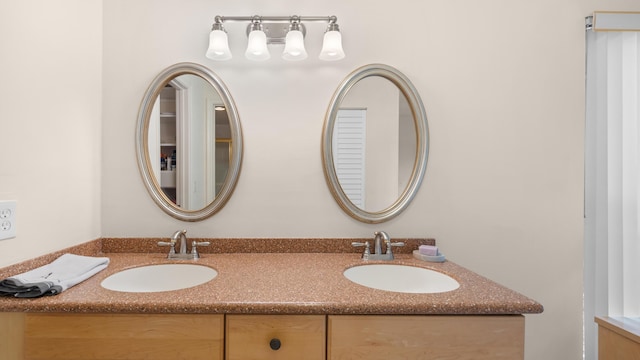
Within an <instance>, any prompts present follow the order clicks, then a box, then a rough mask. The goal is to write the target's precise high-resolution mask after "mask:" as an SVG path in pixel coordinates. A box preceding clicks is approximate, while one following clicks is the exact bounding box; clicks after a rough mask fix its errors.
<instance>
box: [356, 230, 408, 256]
mask: <svg viewBox="0 0 640 360" xmlns="http://www.w3.org/2000/svg"><path fill="white" fill-rule="evenodd" d="M373 236H374V238H373V254H372V253H371V251H370V249H369V242H368V241H365V242H363V243H362V242H352V243H351V245H352V246H364V247H365V249H364V252H363V253H362V259H363V260H393V251H392V250H391V248H392V247H394V246H404V243H403V242H400V241H398V242H391V237H389V234H387V233H386V232H385V231H376V232H374V233H373ZM383 241H384V244H385V246H386V248H387V251H386V253H384V254H383V253H382V242H383Z"/></svg>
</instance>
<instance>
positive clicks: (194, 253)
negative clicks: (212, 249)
mask: <svg viewBox="0 0 640 360" xmlns="http://www.w3.org/2000/svg"><path fill="white" fill-rule="evenodd" d="M209 245H211V243H210V242H209V241H200V242H198V241H195V240H193V241H192V242H191V255H192V256H193V258H194V259H198V258H200V254H199V253H198V248H197V247H198V246H209Z"/></svg>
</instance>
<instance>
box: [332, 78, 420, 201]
mask: <svg viewBox="0 0 640 360" xmlns="http://www.w3.org/2000/svg"><path fill="white" fill-rule="evenodd" d="M332 141H333V143H332V148H333V162H334V164H333V165H334V167H335V171H336V174H337V177H338V181H339V183H340V186H341V187H342V189H343V191H344V192H345V195H347V197H348V198H349V200H350V201H351V202H352V203H353V204H354V205H355V206H357V207H359V208H361V209H363V210H366V211H368V212H377V211H381V210H384V209H386V208H388V207H389V206H391V205H392V204H393V203H394V202H395V201H396V200H397V199H398V197H399V196H400V195H401V194H402V191H403V190H404V189H405V187H406V186H407V183H408V181H409V179H410V176H411V172H412V170H413V164H414V163H415V156H416V132H415V126H414V125H413V117H412V115H411V110H410V108H409V104H408V102H407V99H406V98H405V96H404V94H403V93H402V92H400V90H399V89H398V87H396V86H395V85H394V84H393V83H392V82H391V81H389V80H387V79H386V78H384V77H379V76H378V77H374V76H372V77H367V78H364V79H362V80H360V81H359V82H358V83H357V84H355V85H354V86H353V87H352V88H351V89H350V90H349V93H348V94H347V95H346V96H345V97H344V99H343V100H342V102H341V103H340V108H339V110H338V114H337V116H336V123H335V126H334V128H333V140H332Z"/></svg>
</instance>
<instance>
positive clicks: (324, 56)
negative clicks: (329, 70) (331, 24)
mask: <svg viewBox="0 0 640 360" xmlns="http://www.w3.org/2000/svg"><path fill="white" fill-rule="evenodd" d="M344 56H345V55H344V50H342V34H340V31H327V32H326V33H324V40H323V41H322V51H321V52H320V56H319V58H320V60H325V61H333V60H340V59H344Z"/></svg>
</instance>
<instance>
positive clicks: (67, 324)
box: [24, 313, 224, 360]
mask: <svg viewBox="0 0 640 360" xmlns="http://www.w3.org/2000/svg"><path fill="white" fill-rule="evenodd" d="M24 326H25V332H24V355H25V359H26V360H63V359H64V360H125V359H126V360H142V359H150V360H151V359H153V360H165V359H166V360H178V359H184V360H214V359H222V354H223V347H222V344H223V343H222V339H223V336H224V334H223V331H224V316H223V315H189V314H179V315H168V314H154V315H137V314H136V315H133V314H132V315H129V314H45V313H43V314H26V317H25V324H24Z"/></svg>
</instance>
